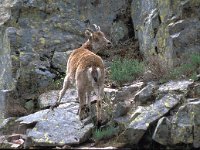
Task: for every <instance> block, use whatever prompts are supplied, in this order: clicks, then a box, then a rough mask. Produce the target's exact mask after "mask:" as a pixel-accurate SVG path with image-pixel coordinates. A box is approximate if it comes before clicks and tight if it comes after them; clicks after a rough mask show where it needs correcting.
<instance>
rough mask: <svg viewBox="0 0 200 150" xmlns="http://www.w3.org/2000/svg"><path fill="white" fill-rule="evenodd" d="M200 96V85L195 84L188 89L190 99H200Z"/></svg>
mask: <svg viewBox="0 0 200 150" xmlns="http://www.w3.org/2000/svg"><path fill="white" fill-rule="evenodd" d="M199 96H200V83H198V82H197V83H194V85H193V86H190V87H189V89H188V97H192V98H195V97H199Z"/></svg>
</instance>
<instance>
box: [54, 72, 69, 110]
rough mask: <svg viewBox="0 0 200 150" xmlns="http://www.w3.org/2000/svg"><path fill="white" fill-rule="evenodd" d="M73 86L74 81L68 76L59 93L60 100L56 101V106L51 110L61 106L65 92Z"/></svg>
mask: <svg viewBox="0 0 200 150" xmlns="http://www.w3.org/2000/svg"><path fill="white" fill-rule="evenodd" d="M71 85H72V81H71V78H70V76H69V75H67V76H66V77H65V79H64V82H63V87H62V89H61V90H60V92H59V95H58V99H57V100H56V102H55V104H54V105H53V106H52V107H51V109H54V108H55V107H57V106H58V105H59V104H60V101H61V99H62V98H63V96H64V94H65V92H66V91H67V89H69V87H70V86H71Z"/></svg>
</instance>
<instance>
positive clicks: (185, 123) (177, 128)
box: [171, 99, 200, 148]
mask: <svg viewBox="0 0 200 150" xmlns="http://www.w3.org/2000/svg"><path fill="white" fill-rule="evenodd" d="M199 107H200V100H199V99H189V100H188V103H187V104H185V105H183V106H181V107H180V108H179V110H178V112H177V114H176V115H175V116H173V120H172V123H173V124H172V131H171V137H172V143H173V144H177V143H187V144H189V143H193V146H194V147H195V148H198V147H200V138H199V136H198V135H197V133H198V132H199V131H198V130H197V129H199V126H200V121H199V116H200V114H199V112H200V111H199ZM193 129H195V130H196V131H197V132H196V133H195V132H194V130H193Z"/></svg>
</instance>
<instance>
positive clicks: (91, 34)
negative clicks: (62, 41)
mask: <svg viewBox="0 0 200 150" xmlns="http://www.w3.org/2000/svg"><path fill="white" fill-rule="evenodd" d="M93 25H94V27H95V30H96V31H93V30H91V29H89V28H87V29H86V30H85V35H86V37H87V38H88V39H89V42H90V44H91V46H92V49H93V51H95V52H98V51H99V50H101V49H103V48H110V47H111V46H112V43H111V42H110V41H109V40H108V39H107V38H106V37H105V35H104V33H103V32H102V31H101V29H100V27H99V26H97V25H96V24H93Z"/></svg>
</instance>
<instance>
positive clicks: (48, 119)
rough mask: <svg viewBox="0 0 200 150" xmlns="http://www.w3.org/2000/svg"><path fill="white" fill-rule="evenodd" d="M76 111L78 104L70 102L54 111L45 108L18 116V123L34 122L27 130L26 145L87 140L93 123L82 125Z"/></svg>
mask: <svg viewBox="0 0 200 150" xmlns="http://www.w3.org/2000/svg"><path fill="white" fill-rule="evenodd" d="M77 111H78V104H76V103H73V102H71V103H66V104H63V105H60V106H59V107H58V108H56V109H54V111H52V110H49V109H46V110H41V111H38V112H36V113H34V114H30V115H28V116H24V117H21V118H18V119H17V121H18V122H20V124H25V125H30V124H35V126H34V128H32V129H30V130H27V141H26V143H25V144H26V145H27V147H30V146H57V145H65V144H66V145H74V144H80V143H83V142H85V141H86V140H88V138H89V137H90V135H91V131H92V129H93V127H94V125H93V124H92V123H90V124H87V125H85V126H83V123H82V122H81V121H80V120H79V117H78V115H77Z"/></svg>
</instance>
